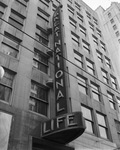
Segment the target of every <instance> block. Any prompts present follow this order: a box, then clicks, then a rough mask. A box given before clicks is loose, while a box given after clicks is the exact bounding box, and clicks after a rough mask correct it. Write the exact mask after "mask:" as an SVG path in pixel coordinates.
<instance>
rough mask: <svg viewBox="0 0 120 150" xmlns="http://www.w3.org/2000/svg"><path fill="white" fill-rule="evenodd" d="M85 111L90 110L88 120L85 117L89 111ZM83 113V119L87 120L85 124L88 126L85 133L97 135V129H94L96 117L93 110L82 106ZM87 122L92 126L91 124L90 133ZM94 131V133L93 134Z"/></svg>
mask: <svg viewBox="0 0 120 150" xmlns="http://www.w3.org/2000/svg"><path fill="white" fill-rule="evenodd" d="M83 109H86V110H88V111H89V112H90V113H89V116H90V117H89V116H88V115H87V116H88V118H87V117H86V116H85V112H87V111H84V110H83ZM81 111H82V114H83V117H84V119H85V124H86V130H85V132H88V133H90V134H95V129H94V116H93V111H92V109H91V108H89V107H86V106H84V105H81ZM86 122H89V123H90V124H91V129H90V131H88V130H87V129H88V127H87V125H88V123H86ZM91 131H92V132H91Z"/></svg>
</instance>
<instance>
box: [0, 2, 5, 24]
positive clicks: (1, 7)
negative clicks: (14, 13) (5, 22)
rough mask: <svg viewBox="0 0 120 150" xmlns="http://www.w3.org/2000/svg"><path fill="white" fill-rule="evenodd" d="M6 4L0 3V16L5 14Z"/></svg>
mask: <svg viewBox="0 0 120 150" xmlns="http://www.w3.org/2000/svg"><path fill="white" fill-rule="evenodd" d="M5 7H6V5H3V4H0V18H2V16H3V14H4V10H5ZM1 24H2V20H1V19H0V26H1Z"/></svg>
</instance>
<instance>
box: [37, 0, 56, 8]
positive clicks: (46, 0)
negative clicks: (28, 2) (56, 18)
mask: <svg viewBox="0 0 120 150" xmlns="http://www.w3.org/2000/svg"><path fill="white" fill-rule="evenodd" d="M39 1H40V6H41V8H43V9H44V10H47V9H48V7H49V2H50V1H49V0H39ZM53 5H54V4H53ZM53 7H54V6H53Z"/></svg>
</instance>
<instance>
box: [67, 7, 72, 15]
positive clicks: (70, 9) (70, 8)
mask: <svg viewBox="0 0 120 150" xmlns="http://www.w3.org/2000/svg"><path fill="white" fill-rule="evenodd" d="M67 6H68V11H69V12H70V13H71V14H72V15H74V9H73V8H72V7H71V6H70V5H67Z"/></svg>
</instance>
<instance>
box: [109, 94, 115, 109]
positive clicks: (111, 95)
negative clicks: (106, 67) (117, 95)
mask: <svg viewBox="0 0 120 150" xmlns="http://www.w3.org/2000/svg"><path fill="white" fill-rule="evenodd" d="M107 97H108V100H109V103H110V107H111V108H112V109H115V101H114V95H113V94H112V93H110V92H107Z"/></svg>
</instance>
